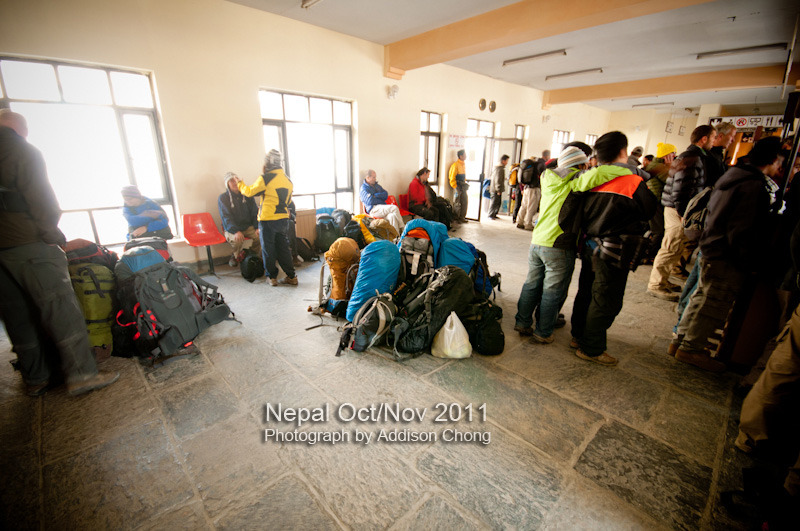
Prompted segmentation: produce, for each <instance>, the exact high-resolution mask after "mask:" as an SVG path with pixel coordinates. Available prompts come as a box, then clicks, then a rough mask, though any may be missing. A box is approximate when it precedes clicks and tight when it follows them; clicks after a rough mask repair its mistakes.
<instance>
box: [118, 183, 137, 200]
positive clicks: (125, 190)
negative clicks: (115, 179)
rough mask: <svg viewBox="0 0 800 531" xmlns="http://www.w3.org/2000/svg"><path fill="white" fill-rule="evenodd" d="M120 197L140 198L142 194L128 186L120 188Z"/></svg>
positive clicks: (134, 187) (132, 186) (135, 188)
mask: <svg viewBox="0 0 800 531" xmlns="http://www.w3.org/2000/svg"><path fill="white" fill-rule="evenodd" d="M121 192H122V197H137V198H139V197H142V192H140V191H139V189H138V188H137V187H136V186H134V185H132V184H131V185H128V186H123V187H122V190H121Z"/></svg>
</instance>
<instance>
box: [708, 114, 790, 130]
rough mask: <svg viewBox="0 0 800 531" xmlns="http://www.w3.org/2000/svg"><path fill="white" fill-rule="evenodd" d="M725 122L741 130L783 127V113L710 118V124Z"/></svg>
mask: <svg viewBox="0 0 800 531" xmlns="http://www.w3.org/2000/svg"><path fill="white" fill-rule="evenodd" d="M723 122H726V123H730V124H733V125H735V126H736V128H737V129H740V130H749V129H752V130H755V129H756V128H757V127H765V128H779V127H783V115H781V114H771V115H763V116H715V117H713V118H710V119H709V121H708V123H709V124H710V125H719V124H721V123H723Z"/></svg>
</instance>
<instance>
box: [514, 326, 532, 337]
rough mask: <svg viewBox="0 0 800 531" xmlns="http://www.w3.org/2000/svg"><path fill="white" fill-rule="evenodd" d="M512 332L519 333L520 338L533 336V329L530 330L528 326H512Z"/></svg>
mask: <svg viewBox="0 0 800 531" xmlns="http://www.w3.org/2000/svg"><path fill="white" fill-rule="evenodd" d="M514 330H516V331H517V332H519V335H521V336H532V335H533V328H531V327H530V326H520V325H514Z"/></svg>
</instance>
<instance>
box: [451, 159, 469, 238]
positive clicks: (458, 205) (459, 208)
mask: <svg viewBox="0 0 800 531" xmlns="http://www.w3.org/2000/svg"><path fill="white" fill-rule="evenodd" d="M465 160H467V152H466V151H465V150H463V149H459V150H458V160H457V161H455V162H454V163H452V164H451V165H450V172H449V173H448V182H449V183H450V187H451V188H452V189H453V190H454V195H453V209H454V210H455V214H456V219H455V220H454V221H458V222H459V223H466V222H467V202H468V199H467V190H468V189H469V185H468V184H467V165H466V164H465V163H464V161H465Z"/></svg>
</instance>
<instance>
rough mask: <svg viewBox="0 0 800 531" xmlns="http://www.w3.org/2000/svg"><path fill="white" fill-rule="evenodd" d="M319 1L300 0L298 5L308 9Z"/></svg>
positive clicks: (319, 0)
mask: <svg viewBox="0 0 800 531" xmlns="http://www.w3.org/2000/svg"><path fill="white" fill-rule="evenodd" d="M320 2H322V0H303V1H302V2H300V7H302V8H303V9H308V8H309V7H311V6H313V5H314V4H318V3H320Z"/></svg>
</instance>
